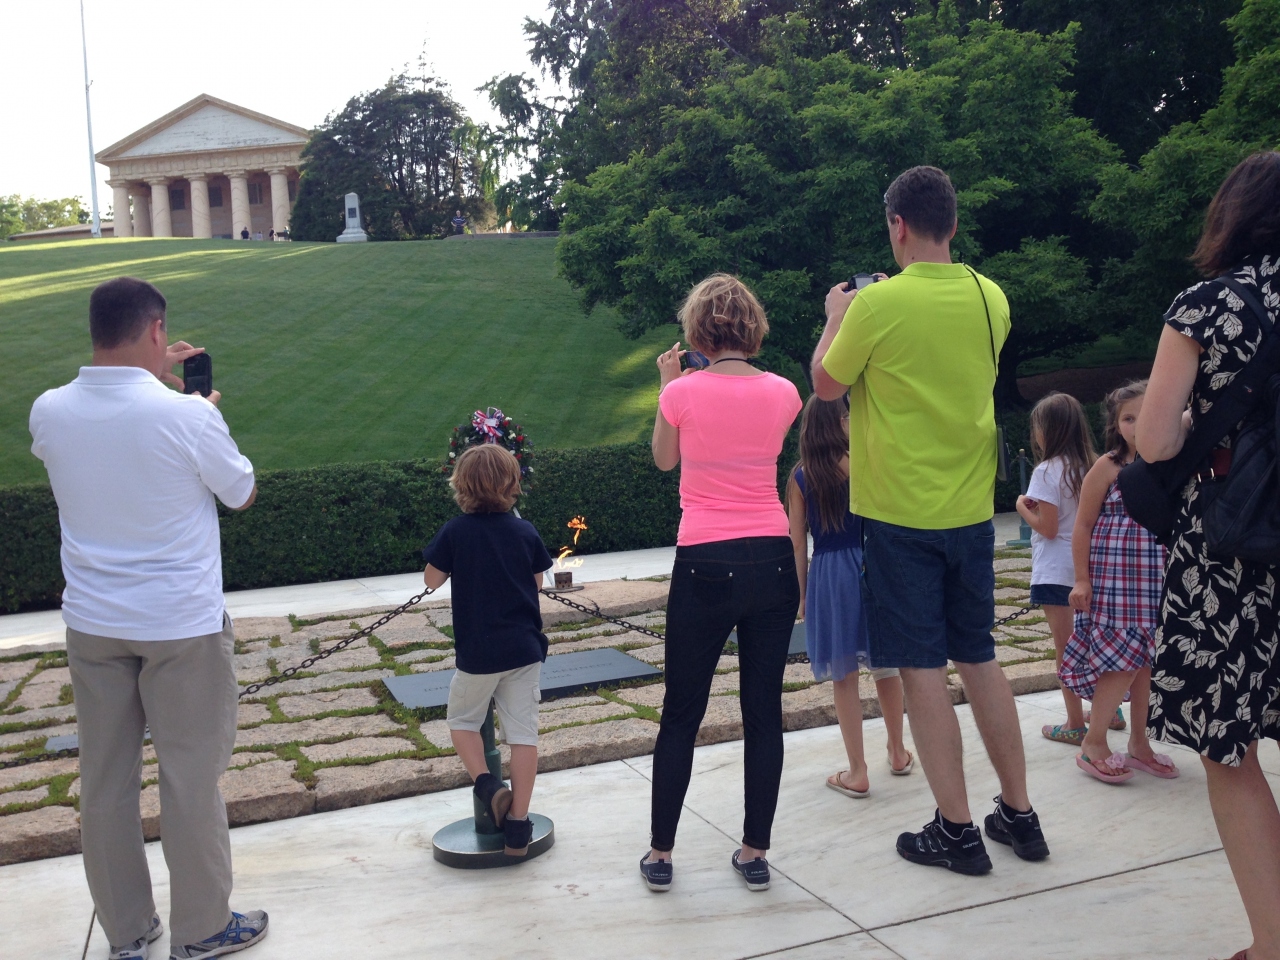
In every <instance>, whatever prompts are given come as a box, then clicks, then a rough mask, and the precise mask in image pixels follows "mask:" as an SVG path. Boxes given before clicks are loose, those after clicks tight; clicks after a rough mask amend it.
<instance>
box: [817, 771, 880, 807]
mask: <svg viewBox="0 0 1280 960" xmlns="http://www.w3.org/2000/svg"><path fill="white" fill-rule="evenodd" d="M848 772H849V771H848V770H841V771H840V772H839V773H837V774H834V775H833V776H830V777H827V786H828V787H830V788H831V789H832V790H834V791H835V792H836V793H843V794H844V795H845V796H846V797H852V798H853V799H854V800H865V799H867V797H869V796H871V790H870V788H868V789H866V790H850V789H849V788H848V787H846V786H844V785H843V784H842V782H841V780H842V778H843V777H844V775H845V774H846V773H848Z"/></svg>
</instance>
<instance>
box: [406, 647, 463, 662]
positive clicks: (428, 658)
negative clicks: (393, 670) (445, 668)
mask: <svg viewBox="0 0 1280 960" xmlns="http://www.w3.org/2000/svg"><path fill="white" fill-rule="evenodd" d="M439 660H448V661H450V662H451V663H452V662H453V656H452V654H450V652H449V651H448V650H437V649H435V648H432V647H427V648H425V649H423V650H413V651H411V652H409V653H402V654H400V655H398V656H397V657H396V663H430V662H432V661H439Z"/></svg>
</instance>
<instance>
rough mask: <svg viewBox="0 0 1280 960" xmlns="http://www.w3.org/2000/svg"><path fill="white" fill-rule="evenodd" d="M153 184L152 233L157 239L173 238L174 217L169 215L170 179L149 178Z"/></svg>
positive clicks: (148, 181)
mask: <svg viewBox="0 0 1280 960" xmlns="http://www.w3.org/2000/svg"><path fill="white" fill-rule="evenodd" d="M147 183H149V184H151V233H152V235H153V236H157V237H172V236H173V217H172V216H171V215H170V213H169V178H168V177H148V178H147Z"/></svg>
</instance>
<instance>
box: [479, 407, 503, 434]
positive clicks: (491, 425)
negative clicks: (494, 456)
mask: <svg viewBox="0 0 1280 960" xmlns="http://www.w3.org/2000/svg"><path fill="white" fill-rule="evenodd" d="M504 420H506V418H505V417H504V416H503V415H502V411H501V410H499V409H498V408H497V407H490V408H489V409H488V411H487V412H485V411H483V410H477V411H476V412H475V413H473V414H472V415H471V426H473V427H475V429H476V432H477V433H479V434H481V435H483V437H484V442H485V443H497V442H498V441H499V440H501V439H502V424H503V421H504Z"/></svg>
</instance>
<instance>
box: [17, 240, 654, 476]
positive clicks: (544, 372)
mask: <svg viewBox="0 0 1280 960" xmlns="http://www.w3.org/2000/svg"><path fill="white" fill-rule="evenodd" d="M554 250H555V240H554V239H519V240H516V239H488V238H483V239H482V238H474V239H472V238H464V239H458V240H449V241H444V242H441V241H423V242H418V243H363V244H341V245H339V244H322V243H292V244H287V243H276V244H272V243H243V242H234V241H221V240H185V239H175V240H154V239H133V240H103V241H97V242H90V241H72V242H62V243H48V244H31V245H20V244H0V484H10V483H20V482H26V481H42V480H44V479H45V474H44V470H43V468H42V466H41V465H40V463H39V461H37V460H36V459H35V458H34V457H32V456H31V454H30V450H29V448H30V436H29V434H28V433H27V415H28V412H29V411H30V409H31V403H32V401H33V400H34V399H35V398H36V397H37V396H39V394H40V393H41V392H42V391H44V390H47V389H49V388H50V387H55V386H59V385H61V384H63V383H66V382H68V381H69V380H71V379H73V378H74V377H75V375H76V371H77V368H78V367H79V366H80V365H81V364H82V363H87V362H88V358H89V337H88V320H87V317H88V297H89V292H90V290H92V289H93V287H94V286H95V285H96V284H98V283H100V282H102V281H103V280H106V279H108V278H110V277H114V276H119V275H121V274H131V275H133V276H138V277H143V278H145V279H147V280H150V281H151V282H153V283H155V284H156V285H158V286H159V287H160V289H161V290H162V291H163V292H164V294H165V296H166V297H167V298H168V300H169V311H168V316H169V336H170V339H172V340H178V339H183V340H188V341H190V342H191V343H194V344H196V345H198V346H204V347H206V348H207V349H208V351H209V353H210V354H211V355H212V357H213V362H214V380H215V385H216V386H217V387H218V388H219V389H220V390H222V392H223V395H224V396H223V401H222V410H223V413H224V414H225V415H226V418H227V421H228V422H229V423H230V425H231V429H232V431H233V433H234V435H235V437H236V440H237V441H238V442H239V444H240V447H241V449H242V450H243V451H244V452H245V454H246V455H247V456H249V457H250V459H252V460H253V462H254V464H255V465H256V466H258V467H260V468H263V469H268V468H279V467H300V466H311V465H315V464H321V463H331V462H335V461H354V460H379V459H407V458H414V457H421V456H439V455H442V454H443V453H444V452H445V450H447V448H448V438H449V432H450V430H451V429H452V427H453V426H454V425H455V424H458V423H460V422H462V421H463V420H465V419H467V418H468V416H469V415H470V413H471V412H472V411H473V410H475V409H476V408H477V407H485V406H497V407H501V408H502V409H503V410H504V411H505V412H506V413H508V414H509V415H511V416H514V417H515V418H516V419H517V420H518V421H519V422H520V423H521V424H522V425H523V426H524V427H525V429H526V430H527V432H528V434H529V436H530V437H531V439H532V440H533V441H534V443H535V444H536V445H538V446H542V447H572V446H587V445H595V444H602V443H616V442H621V441H627V440H634V439H636V438H638V437H640V436H642V435H643V434H644V433H645V432H646V431H647V430H648V429H649V428H650V425H651V424H652V422H653V409H654V404H655V401H656V397H657V385H658V377H657V371H656V369H655V368H654V363H653V361H654V357H655V356H656V355H657V353H658V352H659V350H660V348H661V347H663V346H670V344H671V343H672V342H673V341H674V340H675V339H676V337H677V334H676V331H675V328H668V329H666V330H662V331H658V332H655V333H654V334H651V335H649V336H647V337H646V338H645V339H642V340H639V341H634V340H627V339H625V338H624V337H623V336H622V335H621V334H620V333H618V332H617V330H616V329H615V328H614V326H613V317H612V315H611V314H610V313H609V312H608V311H605V310H599V311H597V312H596V313H595V314H593V315H592V316H590V317H587V316H584V315H583V313H582V311H581V309H580V308H579V307H578V305H577V302H576V300H575V298H574V295H573V292H572V291H571V290H570V288H569V286H568V284H566V283H565V281H563V280H561V279H559V278H557V277H556V276H555V261H554Z"/></svg>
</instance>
